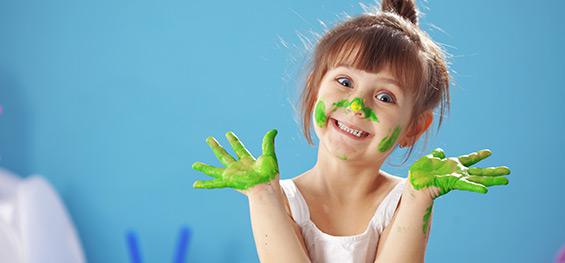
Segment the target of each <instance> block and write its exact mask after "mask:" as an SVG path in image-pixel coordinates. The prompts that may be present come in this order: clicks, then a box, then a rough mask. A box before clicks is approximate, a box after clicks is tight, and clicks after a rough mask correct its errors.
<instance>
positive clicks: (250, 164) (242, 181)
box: [192, 129, 279, 190]
mask: <svg viewBox="0 0 565 263" xmlns="http://www.w3.org/2000/svg"><path fill="white" fill-rule="evenodd" d="M276 135H277V130H276V129H273V130H270V131H268V132H267V133H266V134H265V136H264V137H263V154H262V155H261V156H259V158H257V159H255V157H253V155H251V153H250V152H249V151H248V150H247V149H246V148H245V146H243V144H242V143H241V141H240V140H239V139H238V138H237V137H236V136H235V134H234V133H233V132H231V131H230V132H228V133H226V137H227V139H228V141H229V142H230V144H231V146H232V148H233V150H234V152H235V154H236V155H237V157H238V160H236V159H235V158H233V157H232V156H231V155H230V154H229V153H228V152H227V151H226V150H225V149H224V148H223V147H222V146H221V145H220V144H218V141H216V139H215V138H214V137H208V138H207V139H206V143H208V145H209V146H210V148H212V151H213V152H214V154H215V155H216V157H217V158H218V160H220V162H221V163H222V164H223V165H224V166H225V168H221V167H214V166H211V165H207V164H204V163H201V162H195V163H194V164H192V169H195V170H198V171H200V172H203V173H205V174H207V175H209V176H211V177H213V178H214V179H212V180H205V181H204V180H197V181H195V182H194V184H193V187H194V188H207V189H210V188H224V187H230V188H234V189H238V190H246V189H248V188H250V187H253V186H255V185H258V184H262V183H266V182H269V181H271V180H273V179H274V178H276V176H277V175H278V173H279V167H278V163H277V157H276V155H275V136H276Z"/></svg>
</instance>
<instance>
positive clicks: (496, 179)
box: [466, 175, 508, 186]
mask: <svg viewBox="0 0 565 263" xmlns="http://www.w3.org/2000/svg"><path fill="white" fill-rule="evenodd" d="M466 179H467V180H469V181H471V182H475V183H479V184H482V185H484V186H493V185H507V184H508V178H506V177H504V176H477V175H471V176H469V177H467V178H466Z"/></svg>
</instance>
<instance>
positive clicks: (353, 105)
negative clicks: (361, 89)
mask: <svg viewBox="0 0 565 263" xmlns="http://www.w3.org/2000/svg"><path fill="white" fill-rule="evenodd" d="M333 106H334V107H337V108H345V109H347V108H349V109H351V111H353V112H354V113H357V112H363V116H364V118H365V119H370V120H371V121H374V122H379V118H377V115H376V114H375V112H374V111H373V109H371V108H369V107H366V106H365V103H364V102H363V99H362V98H354V99H352V100H351V101H348V100H340V101H338V102H335V103H334V104H333Z"/></svg>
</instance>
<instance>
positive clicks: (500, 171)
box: [469, 166, 510, 176]
mask: <svg viewBox="0 0 565 263" xmlns="http://www.w3.org/2000/svg"><path fill="white" fill-rule="evenodd" d="M469 174H472V175H481V176H498V175H507V174H510V168H508V167H506V166H498V167H485V168H478V167H471V168H469Z"/></svg>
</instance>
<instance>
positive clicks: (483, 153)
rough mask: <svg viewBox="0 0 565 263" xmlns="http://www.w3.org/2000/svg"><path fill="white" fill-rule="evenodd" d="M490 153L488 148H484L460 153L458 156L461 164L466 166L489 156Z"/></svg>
mask: <svg viewBox="0 0 565 263" xmlns="http://www.w3.org/2000/svg"><path fill="white" fill-rule="evenodd" d="M491 154H492V152H491V151H490V150H489V149H484V150H480V151H476V152H473V153H470V154H466V155H461V156H459V157H458V158H459V161H460V162H461V163H462V164H463V165H465V166H467V167H468V166H471V165H473V164H476V163H478V162H480V161H481V160H482V159H485V158H487V157H489V156H490V155H491Z"/></svg>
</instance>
